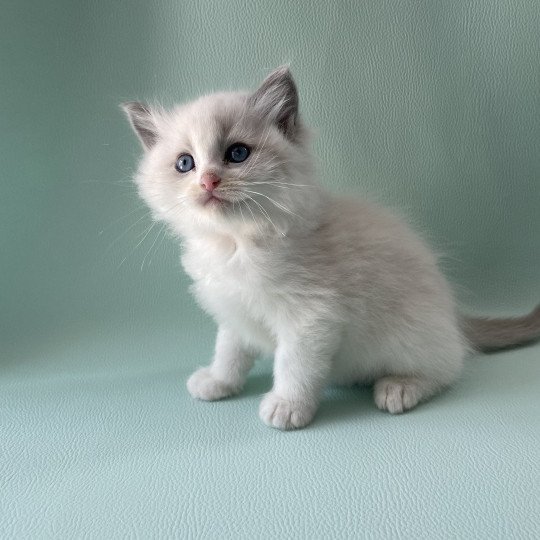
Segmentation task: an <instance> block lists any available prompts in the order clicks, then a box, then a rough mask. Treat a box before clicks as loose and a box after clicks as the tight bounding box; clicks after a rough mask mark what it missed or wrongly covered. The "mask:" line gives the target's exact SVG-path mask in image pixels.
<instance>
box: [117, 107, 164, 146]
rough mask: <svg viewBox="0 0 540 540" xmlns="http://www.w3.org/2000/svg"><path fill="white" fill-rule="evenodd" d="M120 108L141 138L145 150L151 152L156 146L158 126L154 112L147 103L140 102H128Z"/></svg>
mask: <svg viewBox="0 0 540 540" xmlns="http://www.w3.org/2000/svg"><path fill="white" fill-rule="evenodd" d="M120 107H121V108H122V109H123V110H124V112H125V113H126V115H127V117H128V120H129V123H130V124H131V127H132V128H133V130H134V131H135V133H136V134H137V137H139V140H140V141H141V143H142V145H143V148H144V149H145V150H150V148H152V146H154V144H156V141H157V138H158V135H157V126H156V123H155V118H154V114H153V112H152V110H151V109H150V107H149V106H148V105H146V104H145V103H141V102H139V101H127V102H125V103H122V104H121V105H120Z"/></svg>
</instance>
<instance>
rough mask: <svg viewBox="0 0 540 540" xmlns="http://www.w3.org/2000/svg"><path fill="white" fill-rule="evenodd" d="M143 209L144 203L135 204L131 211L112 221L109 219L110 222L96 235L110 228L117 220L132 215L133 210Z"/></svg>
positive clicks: (139, 210)
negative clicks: (135, 206)
mask: <svg viewBox="0 0 540 540" xmlns="http://www.w3.org/2000/svg"><path fill="white" fill-rule="evenodd" d="M143 210H145V208H144V205H142V204H139V205H138V206H137V208H135V209H133V210H132V211H131V212H129V213H127V214H125V215H123V216H120V217H119V218H117V219H115V220H114V221H111V223H109V224H108V225H107V226H106V227H104V228H103V229H101V230H100V231H99V232H98V235H99V236H101V235H102V234H103V233H104V232H105V231H106V230H108V229H110V228H111V227H112V226H113V225H115V224H116V223H118V222H119V221H122V220H123V219H126V218H127V217H128V216H132V215H133V214H134V213H135V212H141V211H143Z"/></svg>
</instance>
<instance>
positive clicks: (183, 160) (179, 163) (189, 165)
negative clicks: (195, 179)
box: [174, 154, 195, 173]
mask: <svg viewBox="0 0 540 540" xmlns="http://www.w3.org/2000/svg"><path fill="white" fill-rule="evenodd" d="M174 167H175V169H176V170H177V171H178V172H180V173H185V172H188V171H191V169H193V167H195V161H194V159H193V156H190V155H189V154H182V155H181V156H178V159H177V160H176V164H175V166H174Z"/></svg>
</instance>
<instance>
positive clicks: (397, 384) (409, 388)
mask: <svg viewBox="0 0 540 540" xmlns="http://www.w3.org/2000/svg"><path fill="white" fill-rule="evenodd" d="M444 386H447V385H446V384H441V383H440V382H437V381H433V380H429V379H424V378H421V377H407V376H403V377H400V376H388V377H382V378H380V379H379V380H377V381H376V382H375V385H374V387H373V396H374V398H375V404H376V405H377V407H379V409H382V410H385V411H388V412H390V413H392V414H399V413H402V412H404V411H406V410H407V409H412V408H413V407H414V406H416V405H417V404H418V403H419V402H420V401H424V400H426V399H428V398H430V397H431V396H433V395H434V394H436V393H437V392H438V391H439V390H441V389H442V388H443V387H444Z"/></svg>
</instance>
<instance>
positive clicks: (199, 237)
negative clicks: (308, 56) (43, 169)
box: [123, 68, 540, 429]
mask: <svg viewBox="0 0 540 540" xmlns="http://www.w3.org/2000/svg"><path fill="white" fill-rule="evenodd" d="M123 108H124V110H125V111H126V113H127V115H128V117H129V120H130V122H131V125H132V126H133V128H134V130H135V132H136V133H137V135H138V137H139V139H140V140H141V142H142V145H143V147H144V150H145V152H144V156H143V159H142V161H141V164H140V167H139V171H138V174H137V175H136V178H135V180H136V183H137V185H138V188H139V192H140V195H141V196H142V198H143V199H144V200H145V201H146V203H147V204H148V206H149V207H150V208H151V210H152V213H153V215H154V217H155V219H158V220H163V221H165V222H166V223H167V224H168V225H169V227H170V228H171V229H172V230H173V231H174V232H175V233H176V234H177V235H178V236H179V237H180V238H181V240H182V244H183V257H182V263H183V265H184V268H185V270H186V272H187V273H188V274H189V275H190V276H191V278H192V279H193V281H194V285H193V291H194V292H195V295H196V297H197V299H198V300H199V302H200V303H201V305H202V306H203V307H204V309H205V310H206V311H208V312H209V313H211V314H212V315H213V316H214V317H215V319H216V321H217V323H218V325H219V329H218V333H217V339H216V346H215V354H214V358H213V360H212V363H211V364H210V366H208V367H204V368H201V369H199V370H198V371H196V372H195V373H194V374H193V375H192V376H191V377H190V378H189V380H188V383H187V386H188V389H189V392H190V393H191V395H192V396H193V397H195V398H199V399H203V400H216V399H221V398H225V397H227V396H231V395H233V394H236V393H238V392H240V390H241V389H242V386H243V384H244V381H245V379H246V375H247V373H248V371H249V370H250V368H251V367H252V365H253V361H254V359H255V357H256V356H257V355H258V354H259V353H265V354H273V356H274V386H273V388H272V390H271V391H270V392H269V393H268V394H266V395H265V396H264V398H263V400H262V402H261V405H260V411H259V412H260V417H261V418H262V420H263V421H264V422H266V423H267V424H269V425H270V426H274V427H277V428H281V429H292V428H300V427H302V426H305V425H306V424H308V423H309V422H310V421H311V420H312V418H313V416H314V414H315V412H316V411H317V407H318V405H319V401H320V399H321V394H322V391H323V388H324V386H325V385H326V384H328V383H329V382H330V381H333V382H335V383H343V384H352V383H371V382H373V383H374V397H375V403H376V405H377V407H379V408H380V409H385V410H387V411H389V412H391V413H401V412H403V411H405V410H407V409H410V408H412V407H414V406H415V405H416V404H417V403H418V402H420V401H422V400H425V399H427V398H429V397H430V396H432V395H433V394H435V393H436V392H438V391H439V390H441V389H443V388H444V387H447V386H448V385H450V384H451V383H453V382H454V381H455V380H456V379H457V377H459V375H460V373H461V371H462V367H463V360H464V358H465V356H466V354H467V353H468V352H469V349H472V348H478V349H481V348H500V347H508V346H511V345H517V344H522V343H524V342H527V341H530V340H533V339H536V338H538V337H540V309H539V308H537V309H536V310H535V311H534V312H533V313H532V314H530V315H528V316H526V317H522V318H519V319H505V320H489V319H467V320H465V319H460V317H459V315H458V314H457V313H456V309H455V305H454V301H453V299H452V294H451V291H450V289H449V287H448V285H447V283H446V281H445V279H444V277H443V276H442V274H441V272H440V271H439V270H438V268H437V261H436V258H435V256H434V255H433V254H432V252H431V251H430V249H429V248H428V247H427V246H426V245H425V244H424V242H423V241H422V240H421V239H420V238H419V237H418V236H416V235H415V234H414V232H412V231H411V230H410V229H409V227H408V226H407V225H406V224H405V223H404V222H403V221H401V220H400V219H399V218H397V217H395V216H393V215H391V214H390V213H389V212H387V211H385V210H384V209H382V208H380V207H378V206H376V205H373V204H368V203H366V202H363V201H361V200H357V199H354V198H351V197H341V196H337V195H333V194H331V193H328V192H327V191H326V190H324V189H323V188H322V187H321V186H320V185H319V184H318V183H317V181H316V179H315V176H314V173H313V167H312V163H313V157H312V156H311V154H310V152H309V149H308V143H307V136H306V131H305V129H304V126H303V124H302V122H301V120H300V117H299V114H298V95H297V92H296V87H295V84H294V82H293V79H292V77H291V74H290V72H289V70H288V69H287V68H280V69H278V70H277V71H275V72H273V73H272V74H271V75H270V76H269V77H268V78H267V79H266V80H265V81H264V82H263V83H262V85H261V86H260V88H259V89H258V90H256V91H255V92H254V93H251V94H250V93H220V94H214V95H209V96H205V97H201V98H200V99H198V100H196V101H194V102H192V103H189V104H187V105H182V106H179V107H177V108H175V109H174V110H172V111H169V112H166V111H164V110H162V109H158V108H150V107H148V106H147V105H144V104H142V103H136V102H130V103H126V104H124V105H123Z"/></svg>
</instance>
